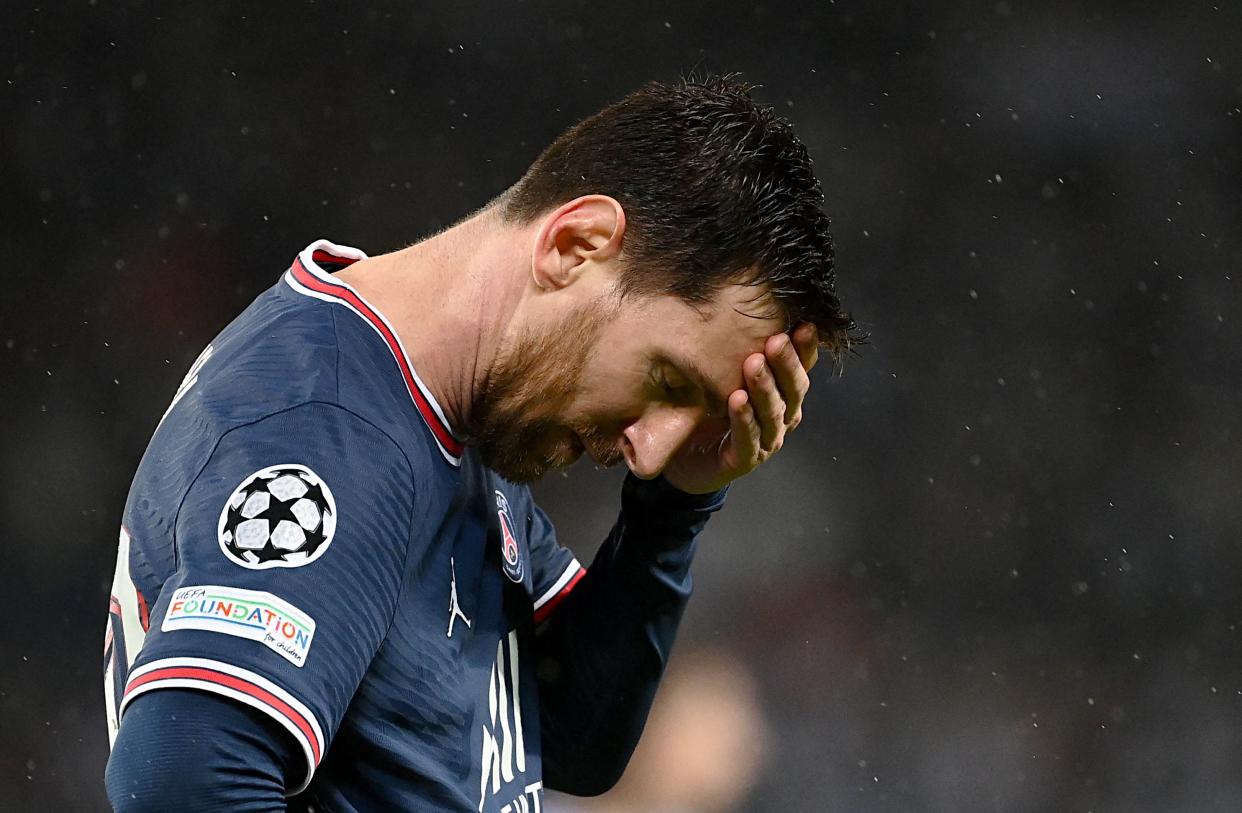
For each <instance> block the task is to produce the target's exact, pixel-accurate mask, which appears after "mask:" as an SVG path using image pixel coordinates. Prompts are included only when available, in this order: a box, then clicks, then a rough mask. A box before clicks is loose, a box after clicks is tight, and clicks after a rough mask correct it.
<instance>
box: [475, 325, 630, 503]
mask: <svg viewBox="0 0 1242 813" xmlns="http://www.w3.org/2000/svg"><path fill="white" fill-rule="evenodd" d="M613 315H614V314H613V312H612V311H610V309H609V308H607V307H605V306H604V305H603V304H601V303H598V302H596V303H591V304H588V305H584V306H581V307H580V308H578V309H577V310H575V311H574V312H572V313H570V314H569V315H568V316H567V317H566V318H565V320H564V322H562V323H561V324H560V325H558V326H557V327H556V328H555V329H553V330H552V331H549V332H547V333H543V334H538V335H536V334H533V333H527V334H524V335H522V336H520V337H519V338H518V339H517V340H516V341H515V342H513V344H512V346H510V347H506V348H502V349H501V351H500V353H499V354H498V357H497V359H496V362H495V363H494V364H493V365H492V369H491V370H490V371H489V373H488V375H487V377H486V379H485V380H484V382H483V385H482V386H481V387H480V388H479V392H478V394H477V395H476V396H475V399H474V402H473V404H472V406H471V409H470V427H469V433H470V443H471V444H472V445H473V446H474V447H475V449H476V450H477V451H478V453H479V456H480V458H481V459H482V461H483V464H484V465H486V466H487V467H488V468H490V469H492V470H493V471H495V472H496V473H498V474H499V475H500V476H501V477H504V478H505V479H506V480H509V481H511V482H514V483H530V482H533V481H535V480H538V479H539V478H540V477H542V476H543V475H544V474H546V473H547V472H548V471H550V470H552V469H556V468H562V467H564V466H567V465H569V464H570V463H572V462H573V461H574V460H575V459H576V458H577V456H578V452H577V450H576V449H572V448H570V449H566V448H565V445H564V444H556V445H555V446H551V447H549V442H550V441H549V439H550V438H553V437H555V436H556V435H557V434H558V433H563V431H564V430H565V429H569V430H571V431H573V432H574V433H575V434H577V435H578V437H579V438H580V439H581V440H582V443H583V445H584V446H585V447H586V451H588V452H589V453H590V454H591V456H592V457H594V458H595V459H596V460H597V461H599V462H600V463H601V464H602V465H605V466H611V465H614V464H616V463H618V462H620V460H621V459H622V457H623V455H622V454H621V452H620V450H619V449H617V448H616V443H615V441H612V440H609V439H608V438H607V437H605V435H604V433H603V432H601V431H600V430H599V428H598V427H596V426H592V425H578V424H573V423H570V422H567V421H566V420H564V419H562V418H561V417H560V416H561V413H562V412H563V411H564V410H565V408H566V407H568V406H569V404H571V403H572V402H573V400H574V395H575V394H576V392H577V389H578V384H579V382H580V381H581V380H582V373H583V371H584V370H586V367H587V365H588V364H589V363H590V361H591V358H592V355H593V354H594V351H595V348H596V344H597V343H598V340H599V334H600V332H601V330H602V328H603V327H604V325H605V324H606V323H607V322H608V321H609V320H610V319H612V318H613Z"/></svg>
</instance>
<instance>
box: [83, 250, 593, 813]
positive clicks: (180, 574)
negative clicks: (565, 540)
mask: <svg viewBox="0 0 1242 813" xmlns="http://www.w3.org/2000/svg"><path fill="white" fill-rule="evenodd" d="M363 257H364V255H363V254H362V253H361V252H359V251H357V250H355V249H349V248H344V247H340V246H335V245H333V244H331V243H327V242H326V241H319V242H316V243H314V244H312V245H311V246H309V247H308V248H307V249H306V250H304V251H303V252H302V253H301V254H300V255H299V257H298V259H297V260H296V262H295V263H294V264H293V266H292V267H291V268H290V269H289V270H288V271H287V272H286V273H285V274H284V276H283V277H282V278H281V280H280V281H279V282H278V283H277V284H276V285H275V286H274V287H273V288H271V289H270V290H268V291H267V292H266V293H264V294H262V295H261V296H260V297H259V298H258V299H256V300H255V301H254V302H253V303H252V304H251V305H250V307H249V308H247V310H246V311H245V312H244V313H242V314H241V315H240V316H239V317H238V318H237V319H236V320H235V321H234V322H233V323H232V324H230V325H229V326H228V327H227V328H226V329H225V330H224V331H223V332H222V333H221V334H220V335H219V336H217V337H216V338H215V339H214V340H213V341H212V342H211V344H210V345H209V346H208V347H207V348H206V350H204V352H203V354H202V355H201V356H200V357H199V359H198V361H196V362H195V364H194V365H193V367H192V368H191V370H190V373H189V374H188V375H187V376H186V379H185V381H184V382H183V384H182V385H181V388H180V389H179V390H178V392H177V394H176V397H175V398H174V400H173V403H172V406H170V407H169V409H168V411H167V413H165V415H164V417H163V419H162V421H161V423H160V425H159V427H158V429H157V430H156V432H155V434H154V436H153V438H152V440H151V443H150V446H149V447H148V449H147V451H146V453H145V455H144V457H143V459H142V462H141V464H140V466H139V469H138V472H137V475H136V477H135V479H134V482H133V486H132V488H131V490H130V493H129V498H128V501H127V503H126V506H125V513H124V520H123V529H122V532H121V540H120V549H119V555H118V560H117V570H116V576H115V580H114V584H113V592H112V602H111V612H110V615H109V625H108V629H107V635H106V643H105V648H106V658H105V661H106V664H105V667H106V671H105V693H106V698H107V703H108V722H109V728H110V733H111V734H112V736H113V737H114V738H115V736H116V733H117V731H118V730H119V728H120V726H121V723H122V720H123V719H124V714H125V710H126V707H127V706H128V705H129V704H130V703H132V702H133V701H134V700H135V698H138V697H141V696H142V695H143V694H145V693H148V692H152V691H155V690H159V689H162V688H192V689H198V690H203V691H207V692H213V693H216V694H218V695H222V696H225V697H228V698H232V699H234V700H236V701H238V702H240V703H244V704H246V705H248V706H250V707H253V708H255V709H258V710H260V711H261V712H263V713H264V714H266V715H268V716H269V717H271V718H272V719H273V720H275V721H276V722H277V723H279V725H280V726H281V727H283V729H284V730H286V731H287V732H288V733H289V734H290V735H291V736H292V738H293V740H294V741H296V742H297V744H298V745H299V747H300V749H301V751H302V753H303V755H304V763H305V764H304V768H303V769H302V770H300V771H299V772H298V776H297V777H296V781H291V782H290V783H289V785H288V788H287V790H288V792H289V794H290V795H293V796H295V799H303V800H309V799H313V800H314V803H315V805H316V806H317V807H319V808H321V809H327V810H336V809H342V810H353V809H358V810H363V809H384V810H389V809H392V810H395V809H407V810H462V811H496V813H500V811H519V810H539V808H540V796H541V793H542V790H541V788H542V778H543V765H542V763H541V752H540V739H541V736H540V730H539V728H540V708H539V697H538V694H539V692H538V688H537V685H536V675H535V669H534V657H533V653H534V636H535V627H536V624H537V623H539V622H541V621H543V620H544V619H545V618H546V617H547V615H548V613H550V612H552V611H553V609H554V608H555V607H556V606H557V605H558V604H559V603H560V602H561V601H562V600H563V599H565V598H566V597H567V596H568V595H569V592H570V591H571V590H573V589H574V587H575V585H576V584H578V583H579V581H580V580H581V579H582V577H583V575H584V573H585V571H584V569H583V568H582V567H581V566H580V565H579V563H578V562H577V560H576V559H575V558H574V557H573V555H572V554H571V553H570V552H569V551H568V550H566V549H565V548H563V547H561V546H560V545H559V544H558V543H557V541H556V539H555V536H554V533H553V531H552V527H551V524H550V523H549V521H548V519H547V518H546V516H545V515H544V514H543V513H542V512H541V511H540V510H539V509H538V507H537V506H536V505H535V504H534V503H533V501H532V499H531V496H530V493H529V491H528V490H527V489H526V488H525V487H523V486H517V485H514V484H512V483H510V482H507V481H505V480H504V479H502V478H500V477H499V476H498V475H497V474H495V473H494V472H492V471H490V470H489V469H487V468H486V467H484V466H483V465H482V464H481V463H480V462H479V461H478V460H477V458H476V457H475V456H474V455H473V453H472V452H471V451H470V450H469V449H468V448H466V447H465V446H464V444H463V443H462V441H461V440H460V439H459V438H458V437H456V436H454V434H453V432H452V431H451V429H450V427H449V426H448V424H447V422H446V421H445V419H444V415H443V413H442V411H441V410H440V408H439V406H438V405H437V404H436V402H435V400H434V398H433V397H432V395H431V393H430V392H429V391H428V390H427V389H426V388H425V387H424V386H423V385H422V382H420V380H419V378H418V375H417V373H416V372H415V371H414V368H413V366H412V365H411V364H410V361H409V358H408V357H407V355H406V353H405V350H404V348H402V346H401V343H400V341H399V340H398V338H397V335H396V333H395V332H394V331H393V330H392V328H391V326H390V325H389V324H388V323H387V322H386V321H385V319H384V317H383V316H382V315H381V314H380V313H378V312H377V311H376V310H375V309H374V308H373V307H371V306H370V305H368V304H367V303H366V302H365V301H364V300H363V299H362V298H361V297H360V296H358V294H357V293H356V292H354V291H353V290H352V289H350V288H349V287H348V286H347V285H344V284H342V283H341V282H338V281H337V280H336V279H335V278H334V277H333V276H332V275H331V273H330V271H332V270H335V269H339V268H340V267H343V266H345V265H348V264H349V263H351V262H353V261H355V260H357V259H362V258H363ZM299 794H300V795H299ZM296 806H297V804H296V803H295V802H294V801H291V807H296Z"/></svg>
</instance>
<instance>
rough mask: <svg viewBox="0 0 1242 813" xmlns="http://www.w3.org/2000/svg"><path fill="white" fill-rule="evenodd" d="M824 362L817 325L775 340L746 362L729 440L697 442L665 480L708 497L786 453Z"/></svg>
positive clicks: (732, 402)
mask: <svg viewBox="0 0 1242 813" xmlns="http://www.w3.org/2000/svg"><path fill="white" fill-rule="evenodd" d="M818 358H819V334H818V332H817V331H816V330H815V326H814V325H811V324H801V325H799V326H798V327H796V328H795V329H794V330H793V331H792V332H791V333H789V334H786V333H779V334H777V335H775V336H769V337H768V340H767V342H766V343H765V344H764V347H763V352H762V353H753V354H751V355H750V356H747V357H746V360H745V361H744V362H742V375H743V377H744V379H745V381H746V388H745V389H740V390H734V391H733V392H732V393H731V394H730V395H729V431H728V432H726V433H725V435H724V437H721V436H720V435H719V434H718V433H717V434H715V435H714V436H712V435H710V433H704V434H708V436H706V437H699V436H696V437H692V438H691V439H690V440H689V442H687V443H686V445H685V446H683V447H682V448H681V450H680V451H679V452H678V453H677V455H676V456H675V457H674V458H673V460H672V461H671V462H670V463H669V465H668V466H667V467H666V468H665V469H664V478H665V479H666V480H668V482H669V483H670V484H672V485H673V486H675V487H676V488H679V489H681V490H682V491H685V492H689V493H691V494H708V493H711V492H713V491H719V490H720V489H722V488H724V487H725V486H726V485H728V484H729V483H731V482H732V481H734V480H736V479H737V478H739V477H741V476H742V475H744V474H747V473H749V472H751V471H753V470H754V469H756V468H758V466H759V464H761V463H763V462H764V461H765V460H767V459H768V458H769V457H771V456H772V455H774V454H776V453H777V452H778V451H780V449H781V446H782V445H783V444H784V443H785V436H786V435H788V434H789V433H790V432H792V431H793V430H794V429H796V428H797V427H798V424H799V423H801V422H802V401H803V399H805V398H806V393H807V390H808V389H810V386H811V380H810V378H808V377H807V373H809V372H810V370H811V368H812V367H814V366H815V362H816V361H817V360H818ZM717 431H718V430H717Z"/></svg>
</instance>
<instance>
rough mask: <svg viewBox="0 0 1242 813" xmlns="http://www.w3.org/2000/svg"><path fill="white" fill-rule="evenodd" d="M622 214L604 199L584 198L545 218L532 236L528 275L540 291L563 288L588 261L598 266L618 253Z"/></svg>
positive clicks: (622, 224) (617, 207)
mask: <svg viewBox="0 0 1242 813" xmlns="http://www.w3.org/2000/svg"><path fill="white" fill-rule="evenodd" d="M624 235H625V210H624V209H622V208H621V204H620V203H618V202H617V201H616V200H615V199H613V198H610V197H608V196H607V195H584V196H582V197H580V198H575V199H573V200H571V201H569V202H568V203H565V204H563V205H561V206H560V207H559V208H557V209H556V210H555V211H553V212H552V213H550V214H549V215H547V216H546V217H545V218H544V219H543V222H542V224H541V225H540V226H539V231H538V233H537V234H536V235H535V245H534V251H533V253H532V256H531V273H532V275H533V277H534V281H535V284H536V285H538V286H539V287H540V288H546V289H551V290H554V289H557V288H564V287H565V286H566V285H569V284H570V283H572V282H573V281H574V280H575V279H577V278H578V276H579V273H580V272H581V271H582V269H583V267H584V266H585V264H586V262H587V261H588V260H593V261H595V262H601V261H604V260H609V259H612V258H614V257H616V256H617V255H618V254H620V253H621V241H622V238H623V237H624Z"/></svg>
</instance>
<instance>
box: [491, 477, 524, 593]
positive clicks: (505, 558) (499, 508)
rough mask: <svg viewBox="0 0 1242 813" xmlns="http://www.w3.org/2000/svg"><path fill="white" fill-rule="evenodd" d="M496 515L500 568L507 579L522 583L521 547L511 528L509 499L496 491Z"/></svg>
mask: <svg viewBox="0 0 1242 813" xmlns="http://www.w3.org/2000/svg"><path fill="white" fill-rule="evenodd" d="M496 516H497V517H498V518H499V519H500V554H501V556H500V562H501V569H502V570H504V572H505V575H506V576H508V577H509V581H513V582H517V583H518V584H521V583H522V576H523V570H522V549H521V548H519V547H518V541H517V534H516V533H514V530H513V517H511V516H510V515H509V500H508V499H506V498H505V495H504V494H502V493H501V492H499V491H497V492H496Z"/></svg>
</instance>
